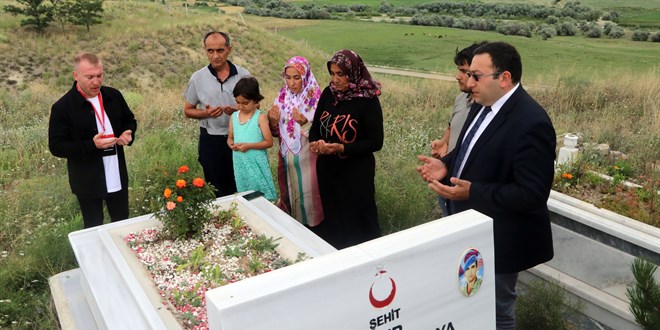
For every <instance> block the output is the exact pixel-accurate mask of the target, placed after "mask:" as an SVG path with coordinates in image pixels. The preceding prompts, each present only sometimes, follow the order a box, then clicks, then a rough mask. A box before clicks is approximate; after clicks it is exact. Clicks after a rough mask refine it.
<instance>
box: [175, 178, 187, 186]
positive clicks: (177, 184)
mask: <svg viewBox="0 0 660 330" xmlns="http://www.w3.org/2000/svg"><path fill="white" fill-rule="evenodd" d="M176 187H177V188H185V187H186V180H183V179H179V180H176Z"/></svg>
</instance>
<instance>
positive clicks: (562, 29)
mask: <svg viewBox="0 0 660 330" xmlns="http://www.w3.org/2000/svg"><path fill="white" fill-rule="evenodd" d="M556 29H557V35H560V36H574V35H576V34H577V31H578V29H577V26H576V25H575V22H571V21H563V22H561V23H559V24H557V25H556Z"/></svg>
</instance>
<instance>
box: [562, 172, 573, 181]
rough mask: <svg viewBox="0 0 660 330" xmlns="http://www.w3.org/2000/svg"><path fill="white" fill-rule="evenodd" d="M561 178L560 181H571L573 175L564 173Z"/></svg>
mask: <svg viewBox="0 0 660 330" xmlns="http://www.w3.org/2000/svg"><path fill="white" fill-rule="evenodd" d="M561 178H562V179H566V180H571V179H573V174H571V173H564V174H562V175H561Z"/></svg>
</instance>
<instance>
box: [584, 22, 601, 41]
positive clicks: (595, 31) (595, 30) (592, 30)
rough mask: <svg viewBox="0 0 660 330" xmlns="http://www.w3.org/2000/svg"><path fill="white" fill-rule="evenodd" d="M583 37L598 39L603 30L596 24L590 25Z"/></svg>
mask: <svg viewBox="0 0 660 330" xmlns="http://www.w3.org/2000/svg"><path fill="white" fill-rule="evenodd" d="M584 35H586V36H587V37H589V38H600V37H601V36H602V35H603V29H602V28H601V27H600V26H598V24H591V25H590V26H589V29H588V30H587V31H585V32H584Z"/></svg>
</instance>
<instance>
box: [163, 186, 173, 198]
mask: <svg viewBox="0 0 660 330" xmlns="http://www.w3.org/2000/svg"><path fill="white" fill-rule="evenodd" d="M163 196H165V198H170V196H172V190H170V188H165V191H163Z"/></svg>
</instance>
